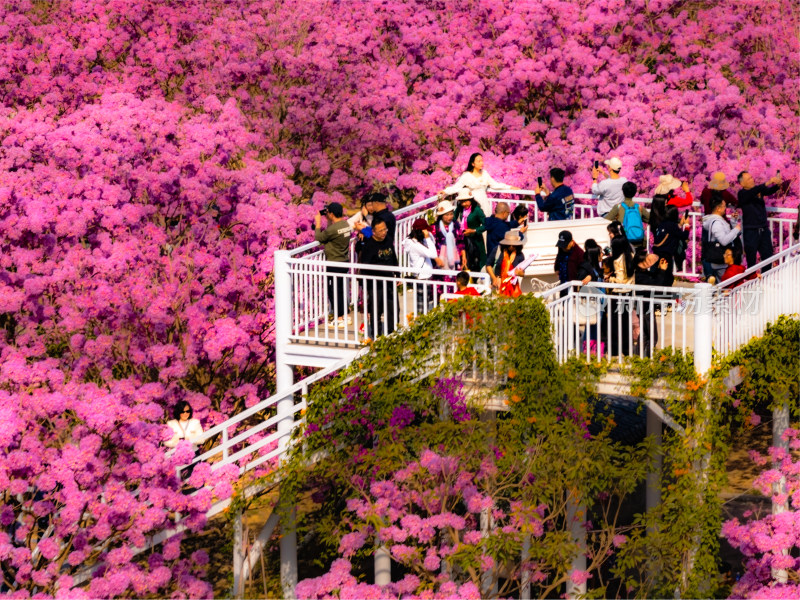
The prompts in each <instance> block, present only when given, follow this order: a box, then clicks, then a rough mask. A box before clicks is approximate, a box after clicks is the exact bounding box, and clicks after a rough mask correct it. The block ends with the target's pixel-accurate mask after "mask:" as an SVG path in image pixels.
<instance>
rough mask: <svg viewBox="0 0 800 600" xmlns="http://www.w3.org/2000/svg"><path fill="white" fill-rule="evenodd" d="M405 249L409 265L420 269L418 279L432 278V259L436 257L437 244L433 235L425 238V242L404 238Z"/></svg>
mask: <svg viewBox="0 0 800 600" xmlns="http://www.w3.org/2000/svg"><path fill="white" fill-rule="evenodd" d="M403 249H404V250H405V251H406V252H407V253H408V260H409V266H410V267H411V268H413V269H416V270H418V273H419V274H418V275H417V279H430V278H431V276H433V263H432V262H431V260H432V259H434V258H436V257H437V256H438V255H437V254H436V244H435V243H434V241H433V236H428V237H426V238H425V243H424V244H420V243H419V242H418V241H417V240H414V239H411V238H406V239H404V240H403Z"/></svg>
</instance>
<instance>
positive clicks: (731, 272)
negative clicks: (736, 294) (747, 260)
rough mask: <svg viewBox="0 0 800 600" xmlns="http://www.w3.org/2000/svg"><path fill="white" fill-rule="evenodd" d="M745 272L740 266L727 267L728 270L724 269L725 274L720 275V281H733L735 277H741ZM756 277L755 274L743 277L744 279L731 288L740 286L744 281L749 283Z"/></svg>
mask: <svg viewBox="0 0 800 600" xmlns="http://www.w3.org/2000/svg"><path fill="white" fill-rule="evenodd" d="M744 272H745V268H744V267H743V266H742V265H728V268H727V269H725V272H724V273H723V274H722V278H721V279H720V281H727V280H728V279H733V278H734V277H736V276H737V275H741V274H742V273H744ZM756 277H758V275H756V274H755V273H752V274H750V275H749V276H747V277H745V278H744V279H740V280H739V281H737V282H736V283H734V284H733V286H732V287H738V286H740V285H742V284H743V283H744V282H745V281H751V280H753V279H755V278H756Z"/></svg>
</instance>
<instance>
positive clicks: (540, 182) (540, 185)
mask: <svg viewBox="0 0 800 600" xmlns="http://www.w3.org/2000/svg"><path fill="white" fill-rule="evenodd" d="M778 173H780V171H778ZM536 183H538V184H539V187H542V178H541V177H537V178H536Z"/></svg>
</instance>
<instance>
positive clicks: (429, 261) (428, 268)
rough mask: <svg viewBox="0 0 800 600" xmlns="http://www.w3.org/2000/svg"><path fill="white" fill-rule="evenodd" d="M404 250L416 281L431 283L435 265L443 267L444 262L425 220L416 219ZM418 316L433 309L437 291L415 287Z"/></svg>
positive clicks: (423, 286) (404, 243) (421, 286)
mask: <svg viewBox="0 0 800 600" xmlns="http://www.w3.org/2000/svg"><path fill="white" fill-rule="evenodd" d="M403 250H405V252H406V254H408V263H409V266H410V267H411V268H412V269H414V271H415V273H416V275H415V277H416V279H418V280H421V281H429V280H430V279H431V278H432V277H433V265H434V263H435V264H436V266H438V267H441V266H442V264H443V262H442V259H441V258H439V257H438V256H437V254H436V244H435V243H434V241H433V234H431V232H430V226H429V225H428V222H427V221H426V220H425V219H416V220H415V221H414V223H413V224H412V225H411V233H409V234H408V237H407V238H406V239H404V240H403ZM414 287H415V288H416V299H417V314H418V315H423V314H425V313H427V312H428V311H429V310H430V309H431V308H432V307H433V301H434V295H435V290H434V288H433V287H429V286H425V285H415V286H414Z"/></svg>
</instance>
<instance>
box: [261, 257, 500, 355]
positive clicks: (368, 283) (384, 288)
mask: <svg viewBox="0 0 800 600" xmlns="http://www.w3.org/2000/svg"><path fill="white" fill-rule="evenodd" d="M286 264H287V267H286V268H287V269H288V273H289V275H290V277H291V289H292V298H291V306H290V307H289V311H288V315H287V314H284V313H283V311H281V315H280V316H279V317H277V318H287V317H288V318H289V319H290V321H291V333H290V336H289V340H290V341H294V342H313V343H326V344H330V343H335V344H343V345H358V344H361V343H363V342H364V340H365V339H367V338H373V339H374V337H375V336H376V335H378V334H380V333H386V332H391V331H393V330H394V329H395V328H396V327H404V326H407V325H408V323H409V322H410V321H412V320H413V319H414V318H416V317H418V316H420V315H422V314H427V313H428V312H430V311H431V310H433V309H434V308H436V307H437V306H438V305H439V303H440V297H441V295H442V294H451V293H454V292H455V291H456V284H455V276H456V275H457V274H458V271H449V270H442V269H439V270H436V271H435V274H436V279H416V278H415V275H416V271H415V270H414V269H412V268H411V267H403V266H401V267H384V266H378V265H361V264H359V265H352V264H349V263H336V262H327V261H324V260H322V259H321V257H320V258H317V257H315V258H314V259H308V258H305V257H304V258H300V259H295V258H292V259H289V260H288V261H287V262H286ZM328 269H335V270H344V271H345V272H335V271H329V270H328ZM364 272H367V273H368V274H364ZM376 273H385V274H386V275H385V276H377V275H376ZM470 275H471V277H472V278H473V279H476V280H479V281H481V282H482V285H484V286H486V287H489V286H490V284H491V282H490V281H489V276H488V275H487V274H486V273H470ZM339 287H341V289H342V290H343V293H342V295H341V296H340V294H338V293H337V292H336V290H337V289H338V288H339ZM341 304H343V306H342V305H341ZM281 305H282V306H285V303H281ZM329 311H330V314H332V315H337V316H338V315H342V316H343V317H344V318H345V320H344V323H343V325H342V326H339V325H338V324H337V323H336V322H335V320H329Z"/></svg>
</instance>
